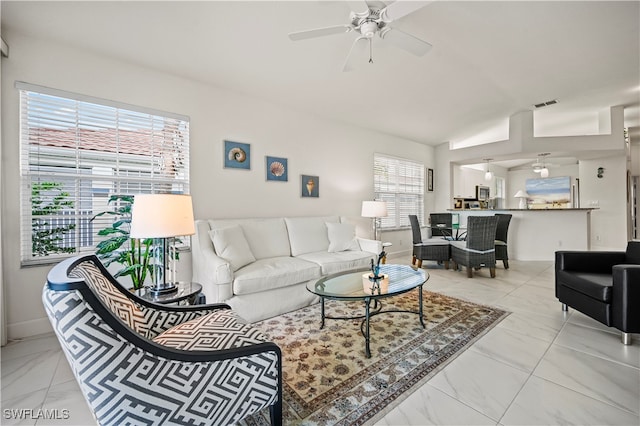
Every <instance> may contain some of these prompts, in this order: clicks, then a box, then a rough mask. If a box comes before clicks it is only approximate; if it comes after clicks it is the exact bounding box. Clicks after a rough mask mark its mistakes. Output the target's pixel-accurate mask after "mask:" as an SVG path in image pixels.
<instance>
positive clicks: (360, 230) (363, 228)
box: [340, 216, 374, 240]
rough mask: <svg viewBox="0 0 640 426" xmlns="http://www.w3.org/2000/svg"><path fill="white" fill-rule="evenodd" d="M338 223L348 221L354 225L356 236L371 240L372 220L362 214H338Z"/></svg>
mask: <svg viewBox="0 0 640 426" xmlns="http://www.w3.org/2000/svg"><path fill="white" fill-rule="evenodd" d="M340 223H350V224H352V225H354V226H355V227H356V236H357V237H360V238H365V239H368V240H373V237H374V235H373V220H372V219H370V218H368V217H362V216H340Z"/></svg>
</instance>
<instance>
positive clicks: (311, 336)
mask: <svg viewBox="0 0 640 426" xmlns="http://www.w3.org/2000/svg"><path fill="white" fill-rule="evenodd" d="M423 297H424V300H423V309H424V322H425V325H426V329H423V328H422V326H421V325H420V321H419V319H418V315H417V314H412V313H396V312H394V313H383V314H380V315H377V316H374V317H373V318H372V319H371V358H366V357H365V342H364V337H363V336H362V334H361V332H360V324H361V322H362V320H332V319H327V320H326V321H325V327H324V329H322V330H320V304H315V305H313V306H309V307H306V308H302V309H299V310H297V311H294V312H290V313H287V314H284V315H280V316H278V317H275V318H271V319H268V320H264V321H262V322H258V323H255V324H254V325H255V326H256V327H258V328H260V329H261V330H262V331H263V332H264V333H265V334H266V335H267V337H268V338H269V339H270V340H271V341H273V342H275V343H276V344H277V345H278V346H280V348H281V349H282V357H283V416H284V419H283V420H284V421H283V422H284V424H285V425H361V424H365V423H371V424H372V423H373V422H375V421H377V420H379V419H380V418H382V417H383V416H384V414H386V413H387V412H389V411H390V410H391V409H393V408H394V407H395V406H397V405H398V404H399V403H400V402H401V401H402V400H403V399H404V398H406V397H407V396H409V395H410V394H411V392H413V391H414V390H416V389H417V388H419V387H420V386H421V385H423V384H424V383H425V382H426V381H427V380H428V379H430V378H431V377H432V376H434V375H435V374H436V373H437V372H438V371H439V370H440V369H442V368H443V367H444V366H445V365H446V364H447V363H448V362H450V361H452V360H453V359H454V358H455V357H456V356H457V355H459V354H460V353H462V352H463V351H464V350H465V349H466V348H468V347H469V346H470V345H471V344H472V343H473V342H474V341H475V340H477V339H478V337H480V336H481V335H483V334H484V333H485V332H486V331H488V330H489V329H491V328H492V327H493V326H494V325H496V324H497V323H498V322H500V321H501V320H502V319H503V318H504V317H505V316H507V315H508V312H505V311H502V310H499V309H496V308H492V307H488V306H482V305H477V304H474V303H471V302H467V301H463V300H459V299H455V298H452V297H448V296H444V295H442V294H438V293H432V292H427V291H425V292H424V296H423ZM382 303H383V307H382V309H383V310H412V311H415V310H417V303H418V295H417V290H414V291H411V292H409V293H405V294H402V295H399V296H395V297H391V298H387V299H384V300H383V301H382ZM325 309H326V315H327V316H332V317H347V316H356V315H362V314H363V311H364V307H363V303H362V302H360V303H356V302H344V301H326V302H325ZM268 419H269V412H268V410H263V411H262V412H261V413H259V414H256V415H254V416H252V417H250V418H247V419H245V420H243V421H242V423H241V424H242V425H249V426H251V425H267V424H269V420H268Z"/></svg>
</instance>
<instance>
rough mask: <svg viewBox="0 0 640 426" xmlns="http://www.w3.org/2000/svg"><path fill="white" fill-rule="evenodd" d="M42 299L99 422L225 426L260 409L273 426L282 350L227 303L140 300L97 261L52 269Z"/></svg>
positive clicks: (277, 416) (278, 419)
mask: <svg viewBox="0 0 640 426" xmlns="http://www.w3.org/2000/svg"><path fill="white" fill-rule="evenodd" d="M42 300H43V303H44V306H45V310H46V311H47V315H48V316H49V320H50V321H51V324H52V325H53V329H54V330H55V333H56V335H57V337H58V340H59V341H60V344H61V346H62V349H63V351H64V353H65V356H66V357H67V360H68V361H69V364H70V366H71V370H72V371H73V374H74V375H75V377H76V379H77V381H78V383H79V385H80V388H81V391H82V393H83V394H84V396H85V398H86V400H87V403H88V404H89V407H90V409H91V411H92V412H93V414H94V416H95V418H96V421H97V422H98V424H100V425H122V424H158V425H159V424H163V425H164V424H183V425H187V424H188V425H226V424H232V423H236V422H238V421H239V420H241V419H243V418H245V417H247V416H249V415H251V414H254V413H256V412H258V411H260V410H261V409H263V408H266V407H269V408H270V414H271V423H272V424H276V425H281V424H282V354H281V352H280V348H279V347H278V346H277V345H276V344H275V343H272V342H268V341H267V340H266V338H265V336H264V335H263V334H262V333H260V332H259V331H258V330H256V329H255V328H253V327H251V326H250V325H246V324H242V323H241V322H240V321H239V320H238V318H237V317H236V315H235V314H234V312H233V311H232V310H231V309H230V308H229V306H228V305H224V304H215V305H195V306H167V305H158V304H154V303H150V302H147V301H145V300H143V299H140V298H139V297H137V296H136V295H134V294H133V293H131V292H130V291H129V290H127V289H126V288H124V287H123V286H122V285H121V284H120V283H118V282H117V281H116V280H115V279H114V278H113V277H112V276H111V274H110V273H109V272H108V271H107V270H106V269H105V267H104V266H103V265H102V263H101V262H100V260H98V258H97V257H96V256H93V255H90V256H79V257H75V258H71V259H68V260H65V261H63V262H61V263H60V264H58V265H56V266H55V267H53V268H52V269H51V271H50V272H49V275H48V277H47V283H46V284H45V287H44V289H43V294H42Z"/></svg>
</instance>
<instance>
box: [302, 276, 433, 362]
mask: <svg viewBox="0 0 640 426" xmlns="http://www.w3.org/2000/svg"><path fill="white" fill-rule="evenodd" d="M370 273H371V270H369V269H360V270H357V271H347V272H340V273H338V274H333V275H328V276H326V277H324V278H321V279H319V280H318V281H316V282H315V283H314V282H310V283H308V284H307V290H309V291H310V292H311V293H313V294H316V295H318V296H320V304H321V305H320V306H321V308H320V309H321V318H320V329H322V328H324V322H325V319H336V320H345V319H359V318H362V323H361V324H360V331H361V332H362V335H363V336H364V340H365V354H366V357H367V358H371V350H370V348H369V340H370V339H369V338H370V334H369V321H370V319H371V318H372V317H373V316H375V315H379V314H383V313H388V312H408V313H414V314H418V318H419V319H420V324H421V325H422V328H425V325H424V319H423V317H422V286H423V285H424V283H426V282H427V280H428V279H429V274H428V273H427V272H426V271H424V270H422V269H418V268H416V267H414V266H409V265H381V266H380V275H386V278H387V279H385V280H382V281H380V282H379V283H376V285H373V283H371V281H370V280H368V275H369V274H370ZM372 287H373V288H372ZM415 288H417V289H418V309H417V310H416V311H404V310H382V302H381V299H384V298H387V297H393V296H397V295H399V294H402V293H406V292H408V291H411V290H413V289H415ZM325 299H332V300H346V301H358V300H362V301H363V302H364V314H363V315H359V316H355V317H330V316H327V315H325V310H324V301H325ZM372 302H373V306H372Z"/></svg>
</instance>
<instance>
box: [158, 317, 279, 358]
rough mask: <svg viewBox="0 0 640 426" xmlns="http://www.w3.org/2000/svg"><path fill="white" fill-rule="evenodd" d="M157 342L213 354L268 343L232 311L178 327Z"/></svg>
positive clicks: (260, 333) (163, 334)
mask: <svg viewBox="0 0 640 426" xmlns="http://www.w3.org/2000/svg"><path fill="white" fill-rule="evenodd" d="M153 341H154V342H156V343H158V344H160V345H163V346H168V347H170V348H175V349H182V350H184V351H211V350H220V349H233V348H241V347H243V346H251V345H255V344H258V343H263V342H266V341H267V339H266V337H265V336H264V334H262V332H260V331H259V330H258V329H256V328H253V327H251V326H249V325H246V324H242V323H241V322H240V320H239V318H238V317H237V315H236V314H235V313H234V312H233V311H232V310H230V309H221V310H218V311H214V312H211V313H210V314H207V315H203V316H201V317H198V318H195V319H192V320H191V321H187V322H184V323H182V324H178V325H176V326H174V327H172V328H170V329H168V330H167V331H165V332H164V333H161V334H159V335H158V336H156V337H155V338H154V339H153Z"/></svg>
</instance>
